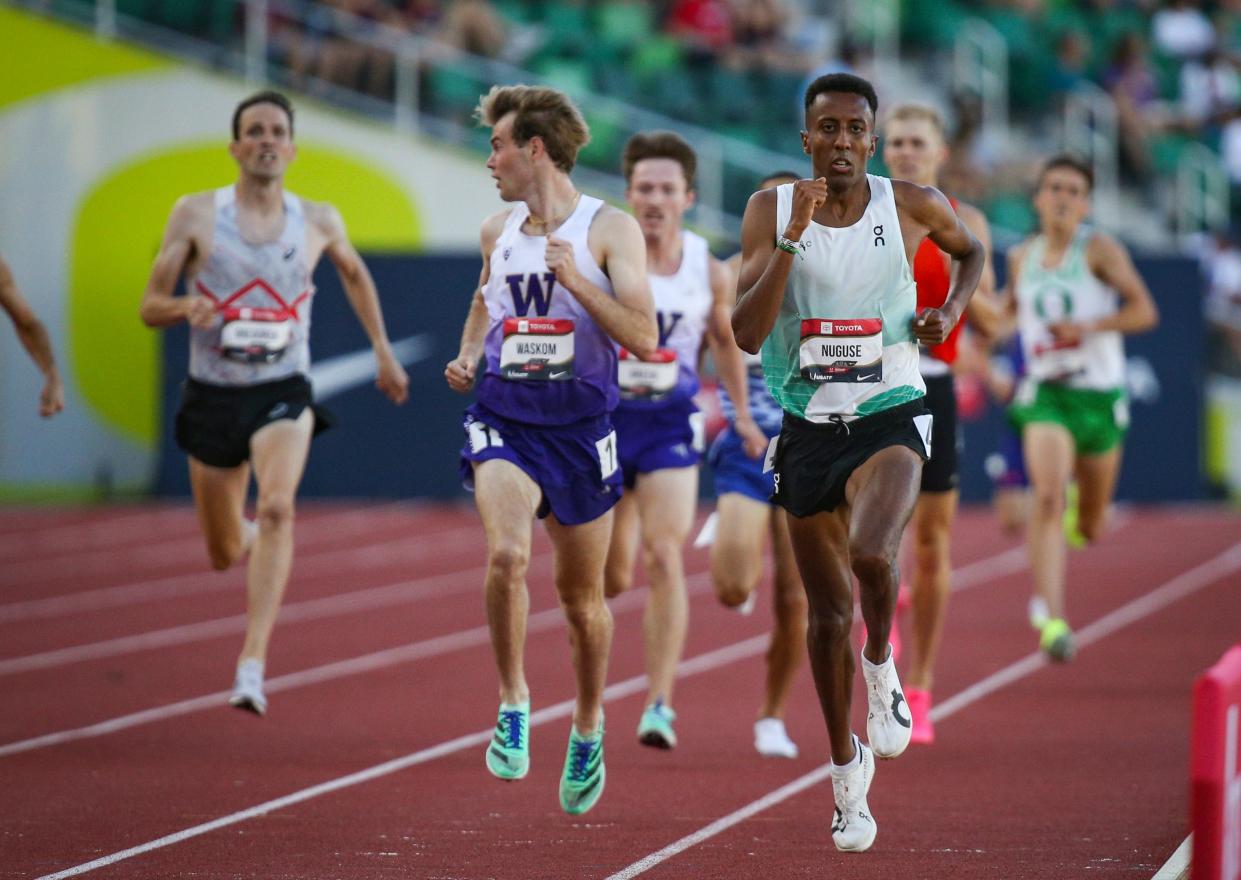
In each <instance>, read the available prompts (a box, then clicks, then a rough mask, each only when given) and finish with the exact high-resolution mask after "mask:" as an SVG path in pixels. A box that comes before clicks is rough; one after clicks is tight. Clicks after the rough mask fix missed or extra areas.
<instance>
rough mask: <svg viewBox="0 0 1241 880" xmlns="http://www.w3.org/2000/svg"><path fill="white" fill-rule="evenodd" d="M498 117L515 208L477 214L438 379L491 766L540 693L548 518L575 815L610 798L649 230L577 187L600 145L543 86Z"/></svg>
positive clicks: (499, 105) (496, 102)
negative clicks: (454, 338) (468, 397)
mask: <svg viewBox="0 0 1241 880" xmlns="http://www.w3.org/2000/svg"><path fill="white" fill-rule="evenodd" d="M478 116H479V119H480V120H481V122H482V123H483V124H485V125H488V126H490V127H491V156H490V158H489V159H488V160H487V167H488V169H490V171H491V174H492V177H493V178H494V179H495V181H496V184H497V186H498V188H499V191H500V198H501V199H503V200H504V201H506V202H513V203H515V204H514V207H512V208H511V209H508V210H505V211H502V212H501V213H499V214H496V215H494V216H492V217H489V218H488V219H487V220H485V221H484V222H483V225H482V231H481V247H482V256H483V268H482V274H481V275H480V277H479V285H478V289H477V290H476V291H475V293H474V297H473V300H472V303H471V306H470V312H469V315H468V317H467V318H466V322H465V328H464V330H463V331H462V335H461V347H460V350H459V353H458V355H457V357H456V358H454V359H453V360H452V361H450V362H449V363H448V365H447V367H446V368H445V371H444V374H445V378H446V379H447V381H448V384H449V386H450V387H451V388H452V389H453V390H455V391H459V392H463V393H464V392H468V391H470V390H471V388H473V387H474V379H475V374H476V372H477V370H478V364H479V360H480V359H484V368H483V371H482V375H481V378H480V379H479V381H478V394H477V400H476V401H475V403H474V404H473V405H472V406H470V407H469V408H468V409H467V410H466V414H465V434H466V443H465V446H464V448H463V449H462V451H461V462H462V475H463V478H464V480H465V483H466V485H467V486H468V487H471V488H473V490H474V497H475V502H476V504H477V506H478V511H479V513H480V515H481V516H482V520H483V528H484V530H485V532H486V535H487V574H486V580H485V584H484V590H485V593H486V603H487V620H488V624H489V626H490V628H491V641H492V647H493V648H494V651H495V656H496V665H497V667H498V671H499V677H500V711H499V716H498V719H497V724H496V733H495V736H494V737H493V739H492V741H491V743H490V744H489V745H488V749H487V754H486V758H487V767H488V769H489V770H490V771H491V772H492V774H493V775H495V776H497V777H499V778H501V779H520V778H522V777H524V776H525V775H526V773H527V772H528V771H529V766H530V765H529V762H530V752H529V738H528V732H529V723H530V688H529V685H528V684H527V682H526V675H525V669H524V666H523V650H524V646H525V635H526V618H527V615H528V612H529V605H530V599H529V594H528V592H527V589H526V567H527V563H528V561H529V558H530V542H531V532H532V528H531V526H532V521H533V519H534V518H535V517H536V516H537V517H539V518H541V519H543V520H544V522H545V524H546V527H547V531H548V534H549V535H550V537H551V540H552V547H553V551H554V554H555V564H554V569H555V585H556V592H557V594H558V596H559V599H560V605H561V607H562V608H563V609H564V612H565V617H566V619H567V621H568V624H569V637H570V642H571V643H572V647H573V668H574V671H575V674H576V679H577V702H576V705H575V707H574V711H573V724H572V727H571V729H570V733H569V749H568V754H567V756H566V760H565V768H564V773H563V775H562V777H561V783H560V804H561V807H562V808H563V809H564V810H565V811H566V812H568V813H573V814H576V813H584V812H586V810H589V809H590V808H591V807H592V806H594V804H595V803H596V801H597V800H598V798H599V795H600V794H601V793H602V791H603V784H604V764H603V686H604V678H605V676H606V674H607V659H608V650H609V648H610V646H611V640H612V616H611V613H610V612H609V610H608V607H607V604H606V602H605V601H604V593H603V566H604V560H605V559H606V556H607V548H608V542H609V540H610V539H611V536H612V512H611V509H612V506H613V505H614V504H616V501H617V499H618V498H619V497H620V493H621V489H620V469H619V464H618V462H617V449H616V434H615V432H614V431H613V430H612V425H611V421H610V418H609V414H610V412H611V411H612V409H613V408H615V406H616V401H617V399H618V397H619V389H618V388H617V385H616V360H617V348H616V346H617V344H618V343H619V344H620V345H621V346H624V347H625V348H627V349H629V350H630V351H632V352H635V353H637V354H638V355H639V356H641V357H649V356H651V355H652V354H653V353H654V351H655V345H656V341H657V339H658V336H657V331H656V327H655V316H654V308H653V306H652V303H651V294H650V289H649V286H648V284H647V281H646V256H645V246H644V244H643V241H642V234H641V232H640V231H639V229H638V226H637V223H635V222H634V220H633V218H632V217H630V216H628V215H627V214H625V213H624V212H622V211H619V210H616V209H614V208H611V207H609V206H607V205H604V204H603V203H602V202H600V201H599V200H598V199H593V198H590V197H589V196H586V195H583V194H582V193H581V192H579V191H578V190H577V188H576V187H575V186H574V185H573V182H572V181H571V180H570V178H569V172H570V171H571V170H572V169H573V165H574V162H575V160H576V158H577V152H578V150H579V149H581V147H583V146H584V145H585V144H586V143H587V142H588V141H589V139H590V134H589V132H588V130H587V128H586V123H585V121H584V120H583V119H582V116H581V113H580V112H579V111H578V109H577V108H576V107H574V106H573V104H572V103H571V102H570V101H569V99H568V98H566V97H565V96H564V95H563V94H562V93H560V92H558V91H556V90H554V89H550V88H545V87H532V86H521V85H517V86H503V87H502V86H495V87H493V88H492V90H491V91H490V92H489V93H488V94H487V95H486V96H484V98H483V100H482V102H481V103H480V105H479V108H478Z"/></svg>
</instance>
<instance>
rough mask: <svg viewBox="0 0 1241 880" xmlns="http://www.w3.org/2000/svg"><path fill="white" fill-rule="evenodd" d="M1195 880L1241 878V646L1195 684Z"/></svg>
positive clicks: (1192, 773) (1192, 798)
mask: <svg viewBox="0 0 1241 880" xmlns="http://www.w3.org/2000/svg"><path fill="white" fill-rule="evenodd" d="M1190 749H1191V754H1190V793H1189V817H1190V825H1191V827H1192V828H1193V835H1194V843H1193V848H1194V851H1193V867H1192V871H1193V873H1192V875H1191V876H1192V877H1193V880H1239V878H1241V768H1239V766H1238V765H1239V763H1241V760H1239V756H1241V643H1238V644H1236V645H1234V646H1233V647H1232V648H1230V649H1229V650H1228V651H1227V652H1226V653H1225V654H1224V656H1223V657H1221V658H1220V661H1219V662H1218V663H1216V664H1215V665H1214V666H1212V667H1211V668H1210V669H1208V670H1207V671H1206V672H1204V673H1203V674H1202V675H1200V676H1199V677H1198V680H1197V681H1196V682H1194V708H1193V732H1192V739H1191V740H1190Z"/></svg>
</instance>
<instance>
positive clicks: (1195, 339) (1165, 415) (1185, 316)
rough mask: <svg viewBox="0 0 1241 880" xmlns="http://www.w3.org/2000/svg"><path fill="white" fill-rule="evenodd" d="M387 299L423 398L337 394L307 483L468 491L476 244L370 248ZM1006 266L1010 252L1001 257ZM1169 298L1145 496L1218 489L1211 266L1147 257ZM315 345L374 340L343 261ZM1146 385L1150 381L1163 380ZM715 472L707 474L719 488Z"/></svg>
mask: <svg viewBox="0 0 1241 880" xmlns="http://www.w3.org/2000/svg"><path fill="white" fill-rule="evenodd" d="M367 263H368V265H369V266H370V267H371V271H372V273H373V274H374V276H375V280H376V283H377V284H378V286H379V290H380V294H381V297H382V299H383V306H384V315H385V318H386V319H387V322H388V330H389V335H390V336H391V338H392V339H394V340H398V339H403V338H409V337H420V338H422V339H424V340H425V341H426V342H427V343H428V344H427V345H426V346H424V347H423V350H422V351H421V353H420V359H419V360H418V361H417V362H415V363H413V364H412V365H410V366H408V367H407V369H408V370H409V374H410V385H411V394H410V398H411V399H410V402H409V403H408V404H406V405H405V406H404V407H400V408H397V407H394V406H392V405H391V404H390V403H388V401H387V400H386V399H385V398H384V397H383V396H382V395H381V394H380V393H379V392H378V391H377V390H376V389H375V388H374V387H373V385H372V384H371V383H369V382H367V383H365V384H363V385H362V386H360V387H355V388H352V389H350V390H347V391H345V392H343V393H341V394H339V395H337V396H333V397H331V398H330V399H328V400H326V401H324V403H325V404H326V405H327V407H328V408H329V409H331V410H332V411H333V413H334V414H335V415H336V416H337V418H338V422H339V423H338V425H337V427H336V428H334V429H333V430H331V431H329V432H327V433H326V434H323V435H322V436H320V437H319V438H318V439H316V440H315V442H314V446H313V448H312V450H311V455H310V463H309V465H308V466H307V471H306V477H305V480H304V482H303V484H302V492H303V494H304V495H307V496H376V497H394V498H411V497H429V498H441V499H442V498H457V497H462V496H463V495H464V493H463V491H462V490H461V488H460V480H459V477H458V474H457V450H458V449H459V448H460V446H461V441H462V439H463V438H462V433H461V410H462V409H463V408H464V406H465V405H466V403H467V402H468V399H469V398H467V397H464V396H461V395H457V394H454V393H452V392H451V391H449V390H448V388H447V386H446V385H445V384H444V378H443V370H444V364H445V363H446V362H447V361H448V360H449V359H450V358H451V357H453V356H454V355H455V354H456V352H457V344H458V341H459V339H460V334H461V325H462V322H463V321H464V320H465V314H466V311H467V308H468V305H469V300H470V296H471V295H472V293H473V290H474V287H475V285H476V284H477V281H478V270H479V260H478V257H477V255H468V256H458V257H445V256H436V257H430V256H427V257H410V256H399V257H385V256H369V257H367ZM996 263H997V265H998V266H999V267H1001V269H1002V267H1003V266H1004V261H1003V259H1002V258H997V260H996ZM1138 266H1139V270H1140V271H1141V272H1142V275H1143V277H1145V278H1146V280H1147V283H1148V284H1149V285H1150V287H1151V290H1152V292H1153V293H1154V295H1155V299H1156V300H1157V302H1158V303H1159V308H1160V312H1161V315H1162V319H1163V321H1162V324H1161V325H1160V327H1159V329H1158V330H1157V331H1156V332H1155V333H1152V334H1149V335H1146V336H1141V337H1134V338H1131V339H1129V340H1127V350H1128V353H1129V357H1130V359H1131V362H1132V363H1134V364H1136V365H1137V367H1138V370H1139V373H1143V374H1145V370H1146V367H1145V366H1143V362H1144V363H1145V365H1146V366H1148V367H1149V368H1150V375H1147V376H1146V378H1147V380H1149V379H1150V378H1152V377H1153V379H1154V380H1155V382H1156V385H1157V391H1156V392H1155V393H1153V394H1150V395H1149V396H1148V397H1145V398H1142V399H1136V400H1135V401H1134V402H1133V407H1132V412H1133V427H1132V430H1131V431H1130V435H1129V441H1128V444H1127V446H1126V450H1125V459H1124V465H1123V469H1122V474H1121V480H1120V485H1119V488H1118V497H1120V498H1122V499H1127V500H1132V501H1157V500H1158V501H1164V500H1180V499H1196V498H1202V497H1204V495H1205V480H1204V478H1203V475H1202V467H1201V458H1202V456H1201V446H1202V443H1201V422H1202V417H1201V413H1202V363H1203V327H1202V316H1201V293H1200V279H1199V275H1198V271H1197V268H1196V264H1195V263H1193V262H1192V261H1190V260H1186V259H1175V258H1149V259H1139V260H1138ZM315 283H316V284H317V285H318V293H317V294H316V296H315V303H314V313H313V315H314V323H313V329H312V352H313V355H314V360H315V362H316V363H317V364H319V363H323V362H325V361H328V360H329V359H331V358H333V357H337V356H342V355H347V354H349V353H352V352H357V351H358V350H361V349H365V348H366V346H367V341H366V337H365V335H364V334H363V333H362V330H361V328H360V326H359V325H358V323H357V321H356V319H355V318H354V317H353V314H352V312H351V311H350V309H349V306H348V302H347V301H346V300H345V296H344V293H343V291H342V290H341V287H340V283H339V281H338V280H337V278H336V273H335V272H334V271H333V269H332V267H331V264H330V263H328V262H327V261H324V262H323V264H321V265H320V267H319V269H318V271H317V272H316V273H315ZM164 334H165V339H164V382H163V401H164V414H163V424H164V432H163V444H162V454H161V461H160V467H159V473H158V479H157V485H156V491H157V492H158V493H159V494H162V495H184V494H188V492H189V482H188V478H187V474H186V464H185V455H184V453H182V452H181V451H180V450H178V449H177V448H176V446H175V444H174V443H173V439H172V418H173V414H174V413H175V412H176V401H177V395H178V394H179V387H180V383H181V380H182V379H183V378H184V377H185V370H186V363H187V360H188V349H187V332H186V330H185V328H184V327H177V328H173V329H171V330H168V331H164ZM1141 384H1142V388H1143V389H1144V390H1145V391H1146V392H1148V393H1149V392H1151V391H1152V388H1153V387H1154V386H1152V383H1151V382H1150V381H1145V382H1143V383H1141ZM1001 419H1002V416H1001V415H1000V414H999V413H998V411H996V410H994V409H991V410H988V412H987V413H986V414H985V416H984V418H983V419H982V420H981V421H976V422H966V423H965V424H964V433H965V443H966V446H965V455H964V458H963V459H962V475H961V476H962V497H963V498H964V499H965V500H967V501H978V500H983V499H986V498H988V497H989V496H990V491H991V487H990V482H989V480H988V479H987V477H986V475H985V473H984V472H983V467H982V462H983V460H984V458H985V457H986V455H987V454H988V453H989V452H991V451H992V450H993V449H994V446H995V441H994V437H995V436H996V434H997V432H998V430H999V427H1000V424H1001ZM709 484H710V481H709V480H704V485H705V486H706V487H708V488H709Z"/></svg>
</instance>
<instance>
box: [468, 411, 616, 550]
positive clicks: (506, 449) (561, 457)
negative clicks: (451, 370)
mask: <svg viewBox="0 0 1241 880" xmlns="http://www.w3.org/2000/svg"><path fill="white" fill-rule="evenodd" d="M463 427H464V428H465V446H464V447H462V449H461V464H460V470H461V482H462V484H463V485H464V486H465V488H466V489H469V490H470V491H471V492H472V491H473V490H474V467H473V465H474V464H475V463H477V462H483V461H490V460H492V459H495V458H498V459H503V460H504V461H509V462H512V463H513V464H515V465H517V467H519V468H521V469H522V470H523V471H524V472H525V473H526V474H527V475H528V476H529V477H530V479H532V480H534V482H535V483H537V484H538V486H539V488H540V489H541V490H542V491H543V498H542V500H541V501H540V502H539V509H538V511H537V515H538V517H539V519H543V518H544V517H546V516H547V515H548V514H549V513H553V514H555V515H556V519H557V520H558V521H559V522H560V523H561V524H562V525H566V526H575V525H580V524H582V523H588V522H591V521H593V520H596V519H598V518H599V517H601V516H603V515H604V514H605V513H607V512H608V511H609V510H611V509H612V506H613V505H614V504H616V502H617V501H619V500H620V496H621V473H620V468H619V466H618V465H617V450H616V432H615V431H613V430H612V425H611V422H610V421H609V419H608V417H607V416H597V417H594V418H588V419H583V420H582V421H580V422H574V423H573V424H570V425H529V424H524V423H521V422H513V421H509V420H508V419H504V418H501V417H500V416H498V415H496V414H495V413H493V412H490V411H489V410H487V409H486V408H484V407H483V406H481V405H480V404H477V403H476V404H474V405H473V406H471V407H469V408H468V409H467V410H466V411H465V421H464V423H463Z"/></svg>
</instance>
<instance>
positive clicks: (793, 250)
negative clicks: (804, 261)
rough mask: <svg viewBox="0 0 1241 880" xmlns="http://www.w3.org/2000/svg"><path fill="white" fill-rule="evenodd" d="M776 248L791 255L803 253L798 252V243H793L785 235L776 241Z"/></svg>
mask: <svg viewBox="0 0 1241 880" xmlns="http://www.w3.org/2000/svg"><path fill="white" fill-rule="evenodd" d="M776 247H778V248H779V249H780V250H782V251H785V252H786V253H790V254H799V253H801V252H800V250H798V247H797V242H795V241H793V239H791V238H785V237H784V236H783V235H782V236H780V237H779V238H777V239H776Z"/></svg>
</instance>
